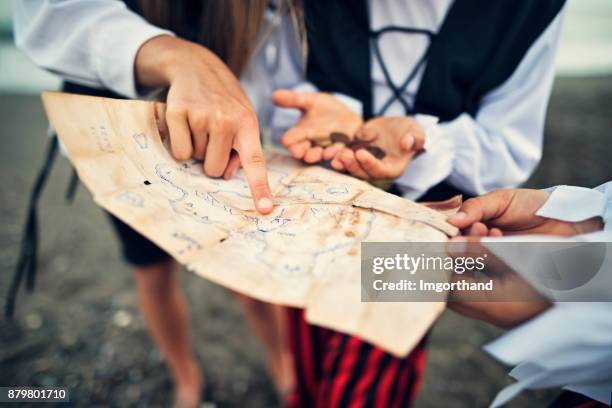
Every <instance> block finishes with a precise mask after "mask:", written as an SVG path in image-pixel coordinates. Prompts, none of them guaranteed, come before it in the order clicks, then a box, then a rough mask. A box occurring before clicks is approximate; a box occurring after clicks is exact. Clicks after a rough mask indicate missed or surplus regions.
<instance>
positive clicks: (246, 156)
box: [234, 128, 273, 214]
mask: <svg viewBox="0 0 612 408" xmlns="http://www.w3.org/2000/svg"><path fill="white" fill-rule="evenodd" d="M247 132H248V133H247ZM234 149H235V150H236V151H237V152H238V156H239V157H240V162H241V163H242V167H243V168H244V173H245V175H246V178H247V181H248V183H249V188H250V189H251V194H252V196H253V201H254V202H255V207H256V208H257V211H259V212H260V213H262V214H268V213H270V212H271V211H272V208H273V204H272V193H271V192H270V186H269V184H268V170H267V167H266V159H265V157H264V154H263V150H262V148H261V144H260V142H259V138H258V137H257V133H256V132H255V133H252V132H251V131H250V130H244V128H243V129H242V130H240V132H239V133H238V135H237V137H236V140H235V146H234Z"/></svg>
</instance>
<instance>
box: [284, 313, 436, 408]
mask: <svg viewBox="0 0 612 408" xmlns="http://www.w3.org/2000/svg"><path fill="white" fill-rule="evenodd" d="M288 325H289V339H290V346H291V351H292V352H293V355H294V359H295V370H296V380H297V386H296V389H295V391H294V393H293V394H292V395H291V397H290V398H289V400H288V403H287V406H288V407H290V408H315V407H316V408H340V407H350V408H354V407H364V408H366V407H372V408H391V407H392V408H399V407H408V406H410V405H411V404H412V402H414V399H415V398H416V395H417V390H418V388H419V385H420V383H421V379H422V376H423V370H424V366H425V347H424V343H425V340H422V341H421V343H420V344H419V345H418V346H417V347H415V349H414V350H413V351H412V352H411V353H410V354H409V355H408V356H406V357H404V358H397V357H394V356H393V355H391V354H389V353H386V352H385V351H383V350H382V349H380V348H378V347H375V346H372V345H370V344H368V343H366V342H364V341H362V340H360V339H359V338H357V337H353V336H349V335H346V334H342V333H339V332H336V331H333V330H328V329H324V328H322V327H318V326H313V325H311V324H308V323H306V320H305V319H304V314H303V311H302V310H301V309H294V308H289V309H288Z"/></svg>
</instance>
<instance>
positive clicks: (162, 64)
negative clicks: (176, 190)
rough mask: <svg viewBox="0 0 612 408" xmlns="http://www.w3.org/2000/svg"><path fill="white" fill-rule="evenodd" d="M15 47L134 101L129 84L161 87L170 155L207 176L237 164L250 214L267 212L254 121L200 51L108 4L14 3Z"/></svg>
mask: <svg viewBox="0 0 612 408" xmlns="http://www.w3.org/2000/svg"><path fill="white" fill-rule="evenodd" d="M16 6H17V7H16V12H15V18H16V24H15V32H16V34H15V36H16V40H17V44H18V46H19V47H20V48H22V49H23V50H24V51H25V52H26V53H27V54H28V55H30V56H31V57H32V58H33V59H34V61H35V62H36V63H37V64H39V65H41V66H43V67H45V68H47V69H49V70H51V71H54V72H57V73H59V74H60V75H61V76H62V77H64V78H65V79H70V80H75V81H78V82H80V83H83V84H87V85H90V86H98V87H105V88H107V89H112V90H114V91H116V92H118V93H120V94H123V95H125V96H132V97H133V96H137V95H138V90H137V84H138V85H139V86H144V87H168V96H167V100H166V112H165V120H166V124H167V127H168V130H169V133H170V145H171V150H172V155H173V156H174V157H175V158H176V159H178V160H186V159H189V158H192V157H193V158H195V159H199V160H204V164H203V166H204V172H205V173H206V174H207V175H208V176H211V177H222V176H223V177H225V178H231V177H233V176H234V175H235V174H236V172H237V171H238V167H239V165H240V164H242V166H243V167H244V171H245V175H246V178H247V181H248V183H249V187H250V189H251V193H252V196H253V200H254V203H255V208H256V209H257V210H259V211H260V212H262V213H269V212H270V211H272V207H273V204H272V195H271V192H270V187H269V185H268V179H267V169H266V163H265V159H264V155H263V151H262V147H261V142H260V140H259V126H258V122H257V117H256V115H255V112H254V110H253V107H252V106H251V103H250V101H249V99H248V98H247V96H246V95H245V94H244V92H243V91H242V88H241V87H240V83H239V82H238V79H237V78H236V77H235V76H234V75H233V73H232V72H231V71H230V70H229V68H228V67H227V66H226V65H225V64H224V63H223V61H221V60H220V59H219V58H218V57H217V56H216V55H214V54H213V53H212V52H210V51H209V50H208V49H207V48H206V47H203V46H201V45H199V44H196V43H192V42H189V41H185V40H182V39H180V38H176V37H174V36H172V35H167V34H168V32H166V31H164V30H160V29H158V28H155V27H154V26H151V25H149V24H148V23H146V22H145V21H144V20H143V19H142V18H140V17H138V16H137V15H136V14H134V13H132V12H130V11H129V10H127V8H126V7H125V5H124V4H123V3H122V2H119V1H111V0H88V1H85V0H56V1H51V0H46V1H44V2H41V1H39V0H29V1H28V0H20V1H19V2H18V3H17V4H16Z"/></svg>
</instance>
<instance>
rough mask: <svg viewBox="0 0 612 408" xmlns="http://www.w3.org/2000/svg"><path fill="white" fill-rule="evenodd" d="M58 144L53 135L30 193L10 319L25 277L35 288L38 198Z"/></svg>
mask: <svg viewBox="0 0 612 408" xmlns="http://www.w3.org/2000/svg"><path fill="white" fill-rule="evenodd" d="M57 146H58V141H57V137H56V136H55V135H53V136H52V137H51V139H50V141H49V145H48V147H47V152H46V157H45V162H44V164H43V167H42V168H41V169H40V171H39V173H38V176H37V177H36V182H35V183H34V188H33V189H32V192H31V193H30V200H29V203H28V211H27V218H26V223H25V226H24V230H23V237H22V239H21V249H20V251H19V258H18V260H17V268H16V269H15V274H14V275H13V280H12V282H11V285H10V286H9V290H8V293H7V296H6V305H5V308H4V313H5V316H6V317H7V318H9V319H11V318H12V317H13V315H14V312H15V301H16V299H17V292H18V291H19V287H20V285H21V282H22V281H23V279H24V277H25V279H26V288H27V289H28V291H31V290H32V289H34V284H35V278H36V264H37V261H38V214H37V207H38V199H39V197H40V195H41V193H42V192H43V190H44V187H45V184H46V182H47V178H48V177H49V173H50V172H51V168H52V166H53V162H54V161H55V156H57Z"/></svg>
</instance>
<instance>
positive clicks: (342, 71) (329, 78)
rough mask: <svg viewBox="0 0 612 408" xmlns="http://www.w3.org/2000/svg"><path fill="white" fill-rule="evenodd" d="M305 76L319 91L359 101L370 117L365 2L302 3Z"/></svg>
mask: <svg viewBox="0 0 612 408" xmlns="http://www.w3.org/2000/svg"><path fill="white" fill-rule="evenodd" d="M304 9H305V16H306V31H307V38H308V61H307V68H306V76H307V79H308V80H309V81H311V82H312V83H313V84H314V85H315V86H316V87H317V88H318V89H319V90H321V92H336V93H341V94H344V95H348V96H350V97H352V98H355V99H357V100H359V101H360V102H361V103H362V105H363V116H364V118H366V119H369V118H371V117H372V82H371V78H370V57H371V55H370V47H369V44H370V22H369V13H368V2H367V0H325V1H321V0H305V1H304Z"/></svg>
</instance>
